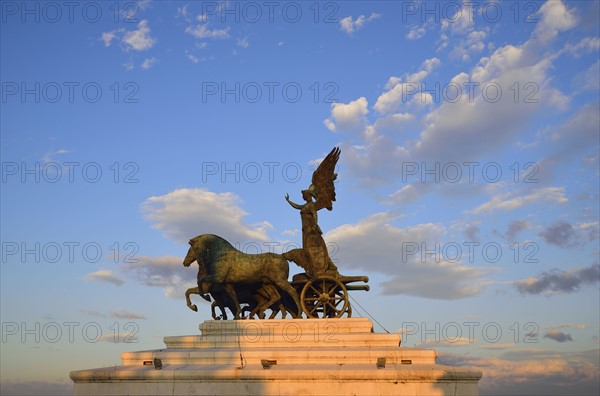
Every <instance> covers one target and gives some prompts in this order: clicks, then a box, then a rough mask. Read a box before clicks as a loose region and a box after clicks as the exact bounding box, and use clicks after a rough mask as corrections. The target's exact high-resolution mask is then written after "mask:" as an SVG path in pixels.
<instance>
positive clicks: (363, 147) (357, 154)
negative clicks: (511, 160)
mask: <svg viewBox="0 0 600 396" xmlns="http://www.w3.org/2000/svg"><path fill="white" fill-rule="evenodd" d="M556 3H558V2H556ZM464 6H465V7H466V5H464ZM547 7H549V6H547ZM467 8H468V7H467ZM560 10H561V8H560V7H559V8H556V9H554V8H553V9H552V10H550V9H549V8H548V9H546V8H544V10H543V11H542V12H543V13H547V14H550V13H555V12H559V11H560ZM461 12H463V11H461ZM464 12H472V11H471V10H467V11H464ZM569 15H570V14H569ZM567 18H568V17H567ZM459 19H460V20H461V22H460V23H455V24H451V25H448V26H447V28H446V30H445V32H446V33H445V34H448V35H452V34H460V35H461V37H462V40H464V45H465V48H466V49H467V50H468V51H472V52H469V53H470V54H473V52H476V51H480V50H483V46H482V44H483V43H484V40H485V39H487V31H486V30H482V29H474V27H473V26H472V24H471V23H470V22H468V21H469V20H470V18H467V17H466V16H465V14H463V15H461V17H460V18H459ZM550 20H553V19H552V18H549V19H547V20H546V22H544V23H545V26H546V27H540V28H539V29H538V31H537V33H536V34H535V35H534V34H533V33H532V34H531V36H530V37H529V39H528V40H527V41H525V42H524V43H517V44H506V45H504V46H502V47H499V48H497V49H495V50H494V51H493V52H492V53H491V54H490V55H489V56H483V57H481V58H480V59H479V61H478V62H476V65H475V66H474V67H472V68H471V69H470V70H465V71H461V72H458V73H457V74H456V75H455V76H454V77H452V78H451V79H450V81H448V82H446V83H444V82H443V81H442V82H439V81H438V83H439V89H437V88H436V85H435V84H436V82H431V81H430V80H431V73H432V70H434V68H435V67H436V66H437V65H438V64H439V60H438V59H437V58H432V59H428V60H426V62H424V63H423V65H421V67H420V69H419V70H417V72H416V73H413V74H407V75H404V76H391V77H390V78H389V79H388V81H387V83H386V85H385V89H384V90H383V92H382V93H381V94H380V95H379V97H378V98H377V100H375V104H374V105H373V109H374V110H375V111H376V113H375V114H374V116H376V117H377V118H379V117H381V116H387V115H388V114H392V113H412V114H416V115H417V116H418V119H417V120H416V122H415V124H416V127H417V128H418V129H417V130H416V131H414V132H413V131H411V134H410V135H404V136H403V135H399V134H396V135H391V134H382V133H381V131H378V130H377V128H374V127H373V125H375V124H376V122H377V121H375V122H371V125H368V126H367V127H366V128H365V129H366V130H369V132H370V133H369V134H365V140H364V141H362V142H352V144H349V142H348V143H346V144H345V145H344V144H342V146H343V147H344V150H345V151H344V152H345V153H346V155H345V158H344V161H345V162H346V165H348V169H349V170H350V171H351V172H352V173H353V175H354V176H356V177H358V179H359V180H360V181H361V184H366V185H369V184H370V183H373V182H377V181H379V182H381V181H387V180H389V179H392V178H393V177H394V176H395V175H397V174H398V172H399V171H400V169H399V167H400V165H399V164H402V163H404V162H406V161H443V162H451V161H454V162H459V163H462V162H464V161H476V160H478V159H480V158H483V157H485V155H487V154H489V153H495V152H497V150H498V149H499V148H501V147H505V146H506V145H507V144H508V143H510V142H511V141H514V138H515V136H516V135H518V134H519V133H522V131H523V129H524V128H525V126H526V125H528V123H529V122H530V121H531V120H532V119H533V118H534V117H535V116H537V115H539V114H541V112H542V111H548V110H565V109H567V108H568V105H569V101H570V97H568V96H566V95H565V94H563V93H562V92H561V91H560V90H558V89H556V88H554V87H553V80H554V76H553V75H552V71H553V69H554V67H555V62H556V60H557V59H558V57H559V56H560V55H559V54H558V53H557V52H556V50H553V49H552V48H551V46H550V43H551V41H552V40H548V41H544V42H543V43H542V42H541V41H540V39H539V38H540V37H548V36H549V35H551V32H552V31H557V32H558V31H564V30H565V29H569V28H572V24H571V23H567V24H564V25H562V27H560V28H559V29H554V30H553V29H552V28H551V27H552V26H556V25H553V24H552V23H551V22H550ZM461 23H462V25H461ZM548 53H550V54H551V55H548ZM427 61H429V62H427ZM411 83H412V84H411ZM516 85H518V86H519V87H522V88H523V89H525V86H526V85H527V89H528V91H527V93H528V94H530V95H529V97H528V99H527V102H526V103H525V102H524V100H525V98H524V97H520V98H519V100H515V98H514V95H511V94H507V93H509V92H511V89H510V87H511V86H512V87H514V86H516ZM457 86H458V87H460V88H461V89H460V90H458V89H456V90H455V91H452V90H451V89H450V88H451V87H455V88H456V87H457ZM498 87H499V89H501V90H502V94H501V95H500V94H498V95H496V93H498V92H499V90H498ZM445 88H448V90H447V91H444V89H445ZM453 89H454V88H453ZM495 89H496V91H495ZM425 91H429V92H425ZM451 91H452V92H451ZM533 91H535V92H533ZM531 92H533V93H531ZM592 108H597V106H596V107H594V106H591V108H590V115H591V111H592V110H591V109H592ZM596 113H597V112H596ZM367 116H371V117H373V115H372V114H370V113H369V114H368V115H367ZM584 119H585V118H582V121H583V120H584ZM330 120H331V119H330ZM592 120H593V118H592ZM588 123H589V124H590V127H591V126H593V125H594V124H593V121H591V122H590V121H588ZM369 127H371V128H370V129H369ZM586 130H588V129H586ZM589 130H592V128H589ZM415 132H416V135H417V136H414V135H415ZM574 140H575V139H574ZM380 163H383V164H385V166H384V169H385V171H381V170H380V168H378V167H377V165H378V164H380ZM377 172H378V173H379V174H375V173H377ZM386 175H387V177H386ZM382 176H383V178H382ZM482 209H483V208H482Z"/></svg>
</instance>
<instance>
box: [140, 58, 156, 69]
mask: <svg viewBox="0 0 600 396" xmlns="http://www.w3.org/2000/svg"><path fill="white" fill-rule="evenodd" d="M156 62H158V59H156V58H154V57H152V58H146V59H144V62H142V69H144V70H148V69H150V68H151V67H152V66H154V64H155V63H156Z"/></svg>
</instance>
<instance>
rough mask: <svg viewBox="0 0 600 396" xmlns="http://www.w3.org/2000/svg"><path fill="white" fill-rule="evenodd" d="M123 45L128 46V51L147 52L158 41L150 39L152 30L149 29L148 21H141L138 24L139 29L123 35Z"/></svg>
mask: <svg viewBox="0 0 600 396" xmlns="http://www.w3.org/2000/svg"><path fill="white" fill-rule="evenodd" d="M122 41H123V43H124V44H125V45H126V49H127V50H129V49H133V50H135V51H145V50H148V49H150V48H152V46H153V45H154V44H155V43H156V40H155V39H154V38H152V37H150V28H149V27H148V21H147V20H141V21H140V22H139V23H138V29H137V30H132V31H129V32H126V33H125V34H124V35H123V40H122Z"/></svg>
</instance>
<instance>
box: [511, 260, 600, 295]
mask: <svg viewBox="0 0 600 396" xmlns="http://www.w3.org/2000/svg"><path fill="white" fill-rule="evenodd" d="M599 281H600V265H598V264H593V265H591V266H590V267H587V268H575V269H571V270H567V271H564V270H561V269H558V268H555V269H552V270H550V271H546V272H542V273H541V274H540V275H538V276H537V277H530V278H527V279H524V280H520V281H516V282H514V286H515V288H516V289H517V290H518V291H519V293H521V294H548V295H552V294H561V293H573V292H576V291H578V290H579V289H580V288H581V287H582V286H585V285H589V284H595V283H598V282H599Z"/></svg>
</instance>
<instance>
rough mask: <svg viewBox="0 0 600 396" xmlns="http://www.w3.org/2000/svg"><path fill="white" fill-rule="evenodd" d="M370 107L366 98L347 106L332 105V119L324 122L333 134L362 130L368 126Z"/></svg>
mask: <svg viewBox="0 0 600 396" xmlns="http://www.w3.org/2000/svg"><path fill="white" fill-rule="evenodd" d="M368 105H369V103H368V102H367V99H366V98H365V97H364V96H361V97H360V98H358V99H356V100H354V101H351V102H349V103H347V104H345V103H332V104H331V117H330V118H329V119H326V120H324V121H323V122H324V123H325V126H327V128H329V130H331V131H333V132H336V131H340V130H341V131H358V130H362V129H363V128H364V127H365V125H366V116H367V113H368V112H369V109H368Z"/></svg>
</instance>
